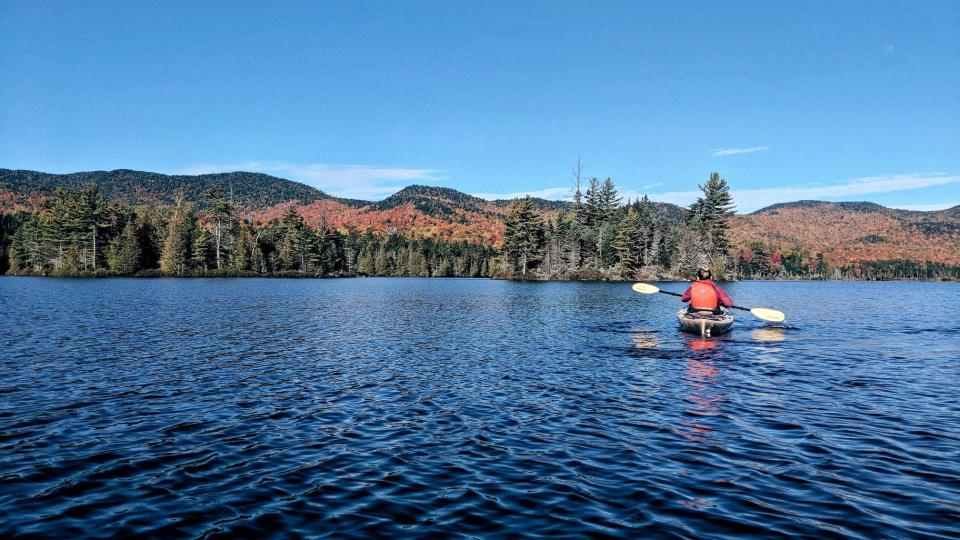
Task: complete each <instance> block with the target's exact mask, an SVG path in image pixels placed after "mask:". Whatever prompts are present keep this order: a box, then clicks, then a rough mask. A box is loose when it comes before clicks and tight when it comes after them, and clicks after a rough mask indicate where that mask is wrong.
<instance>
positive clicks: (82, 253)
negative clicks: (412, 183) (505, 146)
mask: <svg viewBox="0 0 960 540" xmlns="http://www.w3.org/2000/svg"><path fill="white" fill-rule="evenodd" d="M0 253H2V254H3V258H2V259H0V273H10V274H19V275H54V276H83V275H150V274H157V275H171V276H206V275H222V276H230V275H291V276H294V275H300V276H342V275H368V276H424V277H428V276H450V277H456V276H464V277H482V276H490V275H491V274H492V271H493V265H494V264H495V263H494V257H495V256H496V252H495V250H494V249H493V248H492V247H490V246H481V245H476V244H470V243H467V242H450V241H443V240H434V239H429V238H407V237H404V236H402V235H400V234H396V233H393V234H373V233H370V232H365V233H364V232H360V231H358V230H356V229H349V230H347V231H339V230H336V229H332V228H324V227H312V226H309V225H308V224H307V223H306V222H305V221H304V220H303V218H302V217H301V216H300V215H299V214H298V213H297V212H296V210H295V208H294V207H293V206H291V207H290V208H289V209H288V210H287V212H286V213H285V214H284V215H283V217H282V218H280V219H276V220H273V221H270V222H268V223H254V222H253V220H251V219H250V218H249V217H244V216H242V215H241V212H240V211H239V210H238V208H237V207H236V206H235V205H234V204H233V202H232V201H231V200H230V198H229V197H228V196H226V195H225V194H224V192H223V190H222V189H221V188H219V187H216V186H215V187H212V188H210V189H209V190H208V191H207V192H206V193H205V196H204V197H203V200H201V201H189V200H187V198H186V195H185V192H184V191H179V192H177V194H176V195H175V196H174V201H173V204H172V205H169V206H159V207H154V206H147V205H137V206H133V205H130V204H127V203H123V202H115V201H113V202H107V201H106V200H105V199H104V198H103V196H102V195H101V193H100V191H99V189H98V187H97V186H96V185H95V184H91V185H89V186H87V187H85V188H83V189H76V190H71V189H62V188H61V189H57V190H56V191H55V192H54V193H53V195H52V196H50V197H49V198H47V199H46V200H45V202H44V203H43V208H42V210H41V211H39V212H26V211H17V212H14V213H12V214H3V215H2V216H0Z"/></svg>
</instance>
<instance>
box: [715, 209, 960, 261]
mask: <svg viewBox="0 0 960 540" xmlns="http://www.w3.org/2000/svg"><path fill="white" fill-rule="evenodd" d="M731 238H732V241H733V243H734V245H736V246H740V247H745V246H748V245H749V244H750V243H752V242H761V243H764V244H766V245H767V246H769V247H772V248H775V249H780V250H783V251H789V250H805V251H807V252H810V253H822V254H823V256H824V258H825V259H826V260H828V261H830V262H832V263H834V264H850V263H854V262H857V261H876V260H889V259H913V260H917V261H935V262H945V263H951V264H960V206H955V207H953V208H949V209H946V210H939V211H933V212H919V211H912V210H899V209H895V208H886V207H883V206H880V205H878V204H875V203H870V202H826V201H797V202H792V203H781V204H775V205H773V206H768V207H766V208H763V209H760V210H757V211H756V212H753V213H751V214H746V215H741V216H735V217H734V219H733V221H732V223H731Z"/></svg>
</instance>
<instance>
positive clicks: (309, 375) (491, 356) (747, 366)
mask: <svg viewBox="0 0 960 540" xmlns="http://www.w3.org/2000/svg"><path fill="white" fill-rule="evenodd" d="M661 286H662V287H664V288H665V289H671V290H682V288H683V284H680V283H676V284H661ZM727 290H728V291H729V292H730V294H731V295H732V296H733V298H734V300H735V301H737V303H738V304H740V305H746V306H756V305H760V306H767V307H772V308H777V309H780V310H783V311H784V312H786V314H787V316H788V321H787V323H788V324H789V326H788V327H787V328H782V327H779V328H778V327H769V326H766V325H765V323H763V322H762V321H759V320H757V319H755V318H753V317H751V316H750V315H749V314H746V313H740V314H739V316H738V319H737V324H736V326H735V328H734V330H733V332H732V333H731V334H730V335H728V336H724V337H722V338H715V339H712V340H700V339H697V338H694V337H690V336H687V335H683V334H681V333H680V332H679V331H678V329H677V324H676V320H675V314H676V310H677V308H678V306H679V302H678V301H677V299H676V298H674V297H669V296H666V295H662V294H661V295H653V296H642V295H639V294H637V293H634V292H633V291H631V289H630V285H629V284H622V283H620V284H614V283H511V282H503V281H487V280H452V279H451V280H445V279H433V280H419V279H339V280H281V279H264V280H260V279H236V280H231V279H205V280H204V279H197V280H187V279H184V280H173V279H155V280H149V279H140V280H135V279H129V280H128V279H99V280H98V279H88V280H68V279H30V278H10V277H6V278H0V313H2V317H3V319H2V335H0V536H11V535H13V536H17V535H42V536H51V537H54V536H55V537H60V538H65V537H87V536H116V535H120V536H124V535H154V536H165V537H166V536H177V537H180V536H183V537H196V536H204V537H208V536H213V537H215V536H222V537H236V536H241V535H244V536H250V535H277V534H285V535H288V536H301V535H302V536H324V535H333V536H365V537H366V536H389V537H416V536H427V535H436V534H441V535H453V534H459V535H467V536H469V535H477V536H508V535H510V536H513V535H529V536H567V537H582V536H586V535H592V536H601V537H602V536H618V537H685V538H693V537H708V538H718V537H724V536H728V537H732V536H755V537H775V536H785V535H801V536H808V537H859V538H878V537H923V536H926V537H944V538H946V537H954V538H956V537H958V535H960V384H958V383H960V311H958V307H960V285H958V284H955V283H954V284H947V283H942V284H941V283H774V282H745V283H736V284H729V285H728V286H727Z"/></svg>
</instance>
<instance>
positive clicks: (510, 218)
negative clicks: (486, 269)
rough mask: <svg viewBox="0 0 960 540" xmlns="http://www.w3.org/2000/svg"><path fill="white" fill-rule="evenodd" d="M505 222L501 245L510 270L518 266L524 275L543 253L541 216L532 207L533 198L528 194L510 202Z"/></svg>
mask: <svg viewBox="0 0 960 540" xmlns="http://www.w3.org/2000/svg"><path fill="white" fill-rule="evenodd" d="M505 222H506V231H505V232H504V235H503V238H504V242H503V246H504V250H505V251H506V256H507V261H508V263H509V264H510V267H511V269H512V270H517V269H518V268H519V270H520V274H521V275H523V276H526V275H527V271H528V270H529V269H530V268H531V267H532V266H535V265H536V264H537V263H538V262H539V261H540V257H541V255H542V253H543V245H544V226H543V218H542V217H541V216H540V214H539V213H537V211H536V210H535V209H534V207H533V199H531V198H530V196H529V195H528V196H526V197H524V198H523V199H516V200H514V202H513V203H511V205H510V207H509V208H508V209H507V215H506V219H505Z"/></svg>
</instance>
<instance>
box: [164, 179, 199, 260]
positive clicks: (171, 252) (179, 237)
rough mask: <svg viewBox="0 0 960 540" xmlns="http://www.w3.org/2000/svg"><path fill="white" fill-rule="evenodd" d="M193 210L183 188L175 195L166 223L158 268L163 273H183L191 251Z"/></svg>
mask: <svg viewBox="0 0 960 540" xmlns="http://www.w3.org/2000/svg"><path fill="white" fill-rule="evenodd" d="M192 228H193V212H192V208H191V206H190V204H189V203H187V202H186V196H185V194H184V191H183V190H180V191H178V193H177V194H176V195H175V203H174V209H173V214H172V215H171V216H170V221H169V222H168V223H167V234H166V237H165V239H164V242H163V249H162V251H161V254H160V270H161V271H162V272H163V273H165V274H172V275H177V276H182V275H185V274H186V273H187V271H188V269H189V261H190V255H191V251H192V249H191V248H192V247H193V246H192V245H191V241H190V240H191V233H192Z"/></svg>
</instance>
